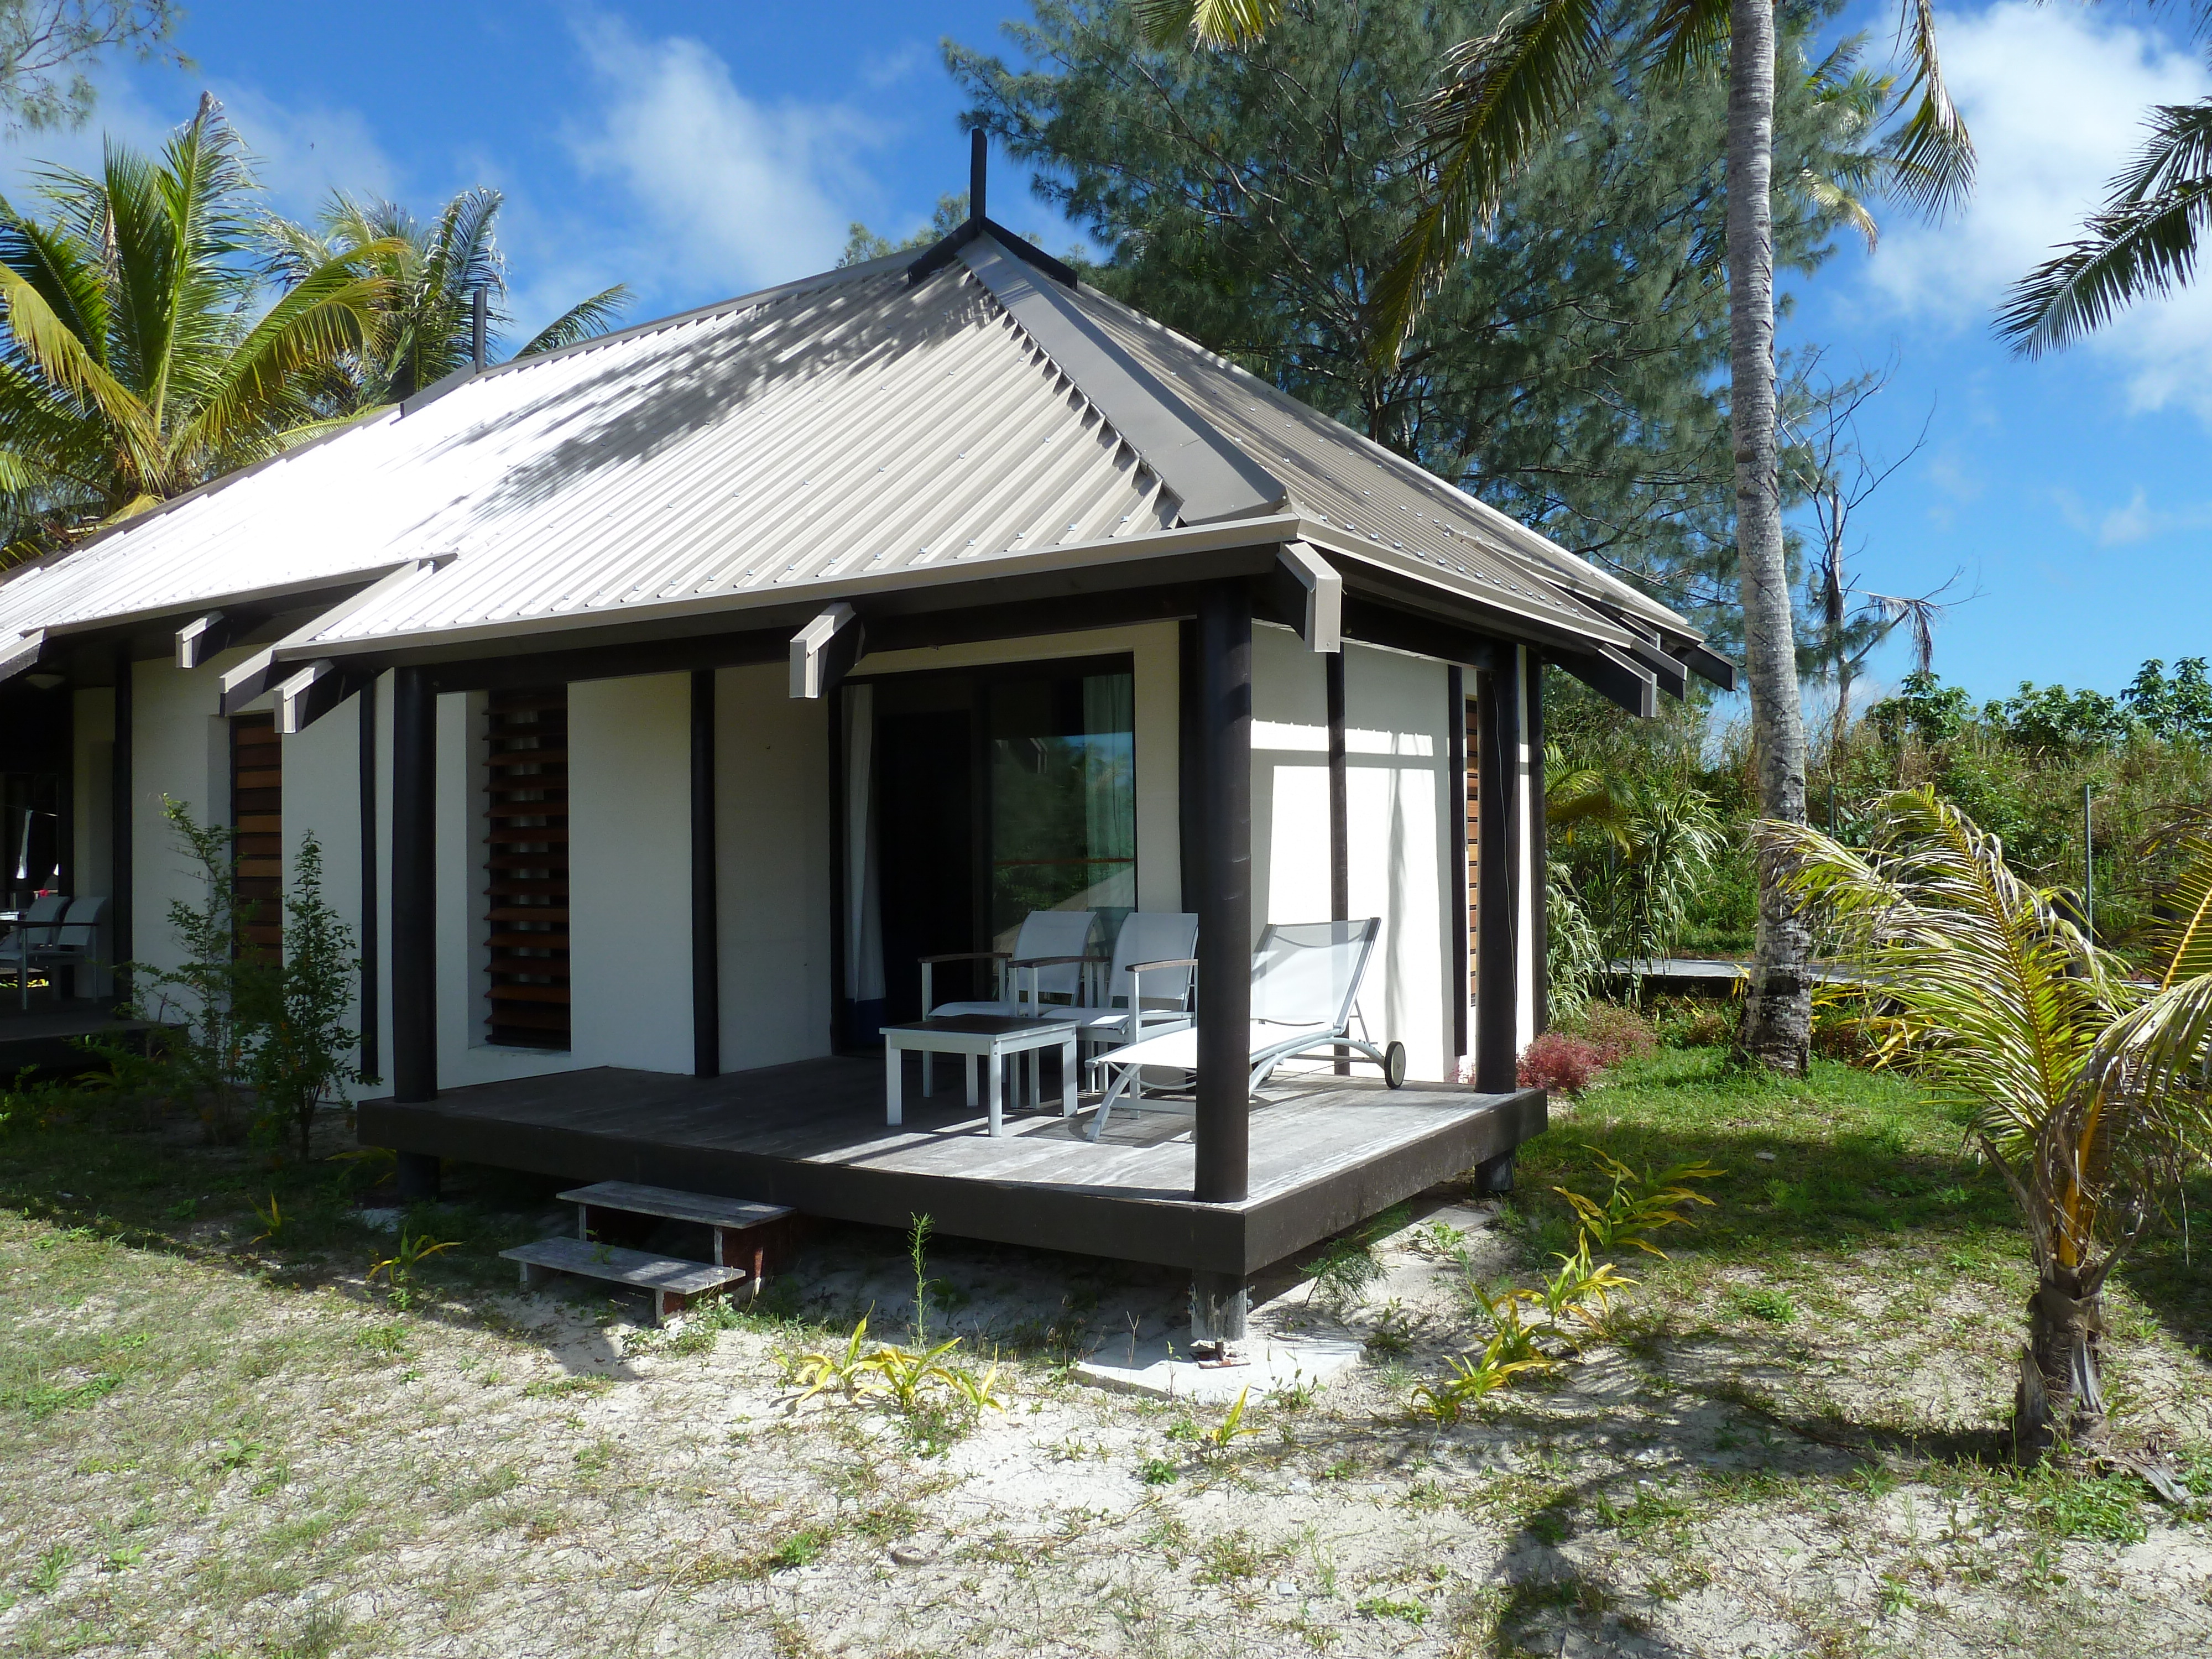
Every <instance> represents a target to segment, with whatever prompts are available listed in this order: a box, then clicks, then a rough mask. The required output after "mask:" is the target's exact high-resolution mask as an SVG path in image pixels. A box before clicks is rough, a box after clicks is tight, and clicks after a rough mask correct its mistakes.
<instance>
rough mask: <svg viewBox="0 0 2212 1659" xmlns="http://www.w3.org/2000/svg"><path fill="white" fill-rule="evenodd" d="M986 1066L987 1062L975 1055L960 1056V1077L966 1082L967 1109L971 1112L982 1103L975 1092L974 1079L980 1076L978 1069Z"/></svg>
mask: <svg viewBox="0 0 2212 1659" xmlns="http://www.w3.org/2000/svg"><path fill="white" fill-rule="evenodd" d="M987 1064H989V1062H988V1061H987V1060H984V1059H982V1058H981V1056H979V1055H976V1054H963V1055H961V1056H960V1075H961V1076H962V1077H963V1078H965V1079H967V1080H968V1109H969V1111H971V1112H972V1111H974V1110H975V1108H976V1107H977V1106H979V1105H981V1103H982V1101H981V1097H980V1096H978V1095H977V1094H976V1092H975V1089H976V1079H977V1078H978V1077H980V1076H981V1070H980V1069H979V1068H981V1066H986V1065H987Z"/></svg>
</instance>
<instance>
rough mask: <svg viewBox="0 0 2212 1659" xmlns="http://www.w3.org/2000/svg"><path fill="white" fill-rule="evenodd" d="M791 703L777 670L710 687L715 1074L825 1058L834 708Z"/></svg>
mask: <svg viewBox="0 0 2212 1659" xmlns="http://www.w3.org/2000/svg"><path fill="white" fill-rule="evenodd" d="M790 693H791V674H790V670H789V669H788V667H787V665H784V664H782V663H765V664H762V665H758V666H756V667H747V668H727V669H724V670H722V671H720V672H719V673H718V674H716V675H715V677H714V749H715V755H714V768H715V787H714V808H715V812H714V858H715V864H716V866H717V867H716V880H715V896H716V899H717V902H718V907H719V909H720V945H721V993H722V1006H721V1036H722V1069H723V1070H724V1071H725V1072H743V1071H750V1070H751V1069H753V1068H754V1067H756V1066H781V1065H782V1064H784V1063H785V1062H787V1061H789V1060H811V1059H813V1058H815V1057H817V1056H819V1055H823V1054H828V1053H829V1005H830V994H831V989H832V987H831V986H830V983H829V959H830V932H829V918H830V881H831V860H832V854H833V848H832V846H831V837H830V829H829V713H830V711H831V710H832V709H833V708H835V707H836V700H835V699H834V698H827V697H825V698H823V699H821V700H819V701H817V702H807V701H805V700H803V699H799V698H794V697H793V696H791V694H790ZM687 926H688V923H687ZM686 937H688V934H687V936H686Z"/></svg>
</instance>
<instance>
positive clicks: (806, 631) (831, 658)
mask: <svg viewBox="0 0 2212 1659" xmlns="http://www.w3.org/2000/svg"><path fill="white" fill-rule="evenodd" d="M866 640H867V626H866V623H862V622H861V620H860V617H859V615H858V614H857V613H856V612H855V611H854V609H853V607H852V606H851V605H844V604H838V605H831V606H830V607H829V609H828V610H827V611H823V613H822V614H821V615H820V616H818V617H816V618H815V619H814V620H813V621H812V622H811V623H807V624H806V626H805V627H804V628H802V629H799V631H798V632H797V633H796V634H793V635H792V636H791V695H792V696H794V697H805V698H807V699H810V700H811V699H814V698H818V697H826V696H829V694H830V693H831V692H832V691H835V690H836V689H837V687H838V686H839V685H840V684H842V682H843V680H844V678H845V676H846V675H848V674H849V673H851V672H852V671H853V665H854V663H856V662H858V661H859V660H860V652H861V650H862V648H863V647H864V646H865V645H866Z"/></svg>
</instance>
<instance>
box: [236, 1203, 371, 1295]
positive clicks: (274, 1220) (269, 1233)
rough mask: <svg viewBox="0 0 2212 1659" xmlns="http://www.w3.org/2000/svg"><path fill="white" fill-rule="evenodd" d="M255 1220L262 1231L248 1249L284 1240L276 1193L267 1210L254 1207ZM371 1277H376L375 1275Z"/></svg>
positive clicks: (247, 1246) (247, 1242) (281, 1209)
mask: <svg viewBox="0 0 2212 1659" xmlns="http://www.w3.org/2000/svg"><path fill="white" fill-rule="evenodd" d="M253 1218H254V1219H255V1220H257V1221H258V1222H259V1223H260V1224H261V1231H259V1232H258V1233H256V1234H254V1236H253V1237H252V1238H251V1239H249V1240H247V1241H246V1248H247V1249H252V1248H253V1246H254V1245H256V1244H258V1243H262V1242H263V1241H264V1240H266V1241H267V1242H268V1243H271V1244H274V1243H278V1242H279V1241H280V1240H281V1239H282V1237H283V1232H284V1212H283V1208H282V1207H281V1206H279V1205H278V1204H277V1202H276V1194H275V1193H273V1192H272V1193H270V1194H269V1204H268V1207H267V1208H265V1209H264V1208H263V1207H262V1206H260V1205H258V1204H257V1205H255V1206H253ZM370 1276H371V1277H372V1278H374V1274H373V1273H372V1274H371V1275H370Z"/></svg>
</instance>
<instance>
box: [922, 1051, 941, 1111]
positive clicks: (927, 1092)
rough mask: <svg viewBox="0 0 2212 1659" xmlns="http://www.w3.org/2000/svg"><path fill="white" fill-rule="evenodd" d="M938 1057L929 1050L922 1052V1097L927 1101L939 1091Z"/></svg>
mask: <svg viewBox="0 0 2212 1659" xmlns="http://www.w3.org/2000/svg"><path fill="white" fill-rule="evenodd" d="M936 1071H937V1056H936V1055H935V1054H932V1053H931V1052H930V1051H929V1050H928V1049H927V1048H924V1049H923V1050H922V1051H921V1097H922V1098H923V1099H924V1100H927V1099H928V1098H929V1097H931V1096H932V1095H933V1094H934V1093H936V1091H937V1078H936V1075H935V1074H936Z"/></svg>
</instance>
